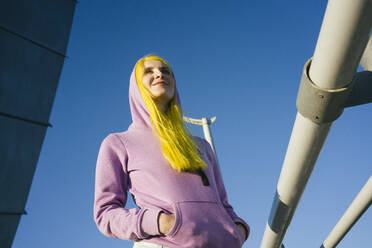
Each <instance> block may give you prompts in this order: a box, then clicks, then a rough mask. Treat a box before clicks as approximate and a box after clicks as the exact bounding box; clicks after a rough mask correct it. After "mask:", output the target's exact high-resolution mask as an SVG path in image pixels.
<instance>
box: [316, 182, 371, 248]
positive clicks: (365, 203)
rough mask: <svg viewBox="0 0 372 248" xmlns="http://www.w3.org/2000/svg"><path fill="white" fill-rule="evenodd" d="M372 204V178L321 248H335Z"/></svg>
mask: <svg viewBox="0 0 372 248" xmlns="http://www.w3.org/2000/svg"><path fill="white" fill-rule="evenodd" d="M371 204H372V176H371V177H370V178H369V180H368V181H367V183H366V184H365V185H364V186H363V188H362V189H361V191H360V192H359V194H358V195H357V196H356V197H355V199H354V201H353V202H352V203H351V205H350V206H349V208H348V209H347V210H346V212H345V213H344V215H343V216H342V217H341V219H340V220H339V222H338V223H337V224H336V226H335V227H334V228H333V230H332V231H331V233H330V234H329V235H328V237H327V238H326V239H325V241H324V242H323V244H322V246H321V248H334V247H336V246H337V245H338V243H339V242H340V241H341V240H342V239H343V238H344V236H345V235H346V234H347V232H348V231H349V230H350V229H351V228H352V227H353V226H354V224H355V223H356V222H357V221H358V219H359V218H360V217H361V216H362V215H363V213H364V212H365V211H367V209H368V208H369V206H371Z"/></svg>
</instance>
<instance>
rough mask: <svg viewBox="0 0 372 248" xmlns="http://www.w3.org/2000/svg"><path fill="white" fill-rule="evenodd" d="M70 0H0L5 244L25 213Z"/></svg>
mask: <svg viewBox="0 0 372 248" xmlns="http://www.w3.org/2000/svg"><path fill="white" fill-rule="evenodd" d="M75 4H76V2H75V1H73V0H2V1H0V199H1V200H0V247H4V248H7V247H11V244H12V242H13V239H14V236H15V233H16V230H17V227H18V223H19V220H20V217H21V216H22V214H25V213H26V211H25V205H26V201H27V196H28V193H29V190H30V186H31V183H32V178H33V175H34V171H35V168H36V164H37V161H38V157H39V154H40V150H41V147H42V144H43V140H44V137H45V133H46V129H47V127H48V126H49V125H50V124H49V116H50V112H51V109H52V106H53V101H54V97H55V93H56V89H57V85H58V81H59V77H60V74H61V71H62V66H63V62H64V58H65V53H66V47H67V43H68V39H69V34H70V29H71V24H72V19H73V14H74V9H75Z"/></svg>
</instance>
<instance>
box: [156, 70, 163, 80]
mask: <svg viewBox="0 0 372 248" xmlns="http://www.w3.org/2000/svg"><path fill="white" fill-rule="evenodd" d="M162 77H163V73H161V71H160V70H155V78H162Z"/></svg>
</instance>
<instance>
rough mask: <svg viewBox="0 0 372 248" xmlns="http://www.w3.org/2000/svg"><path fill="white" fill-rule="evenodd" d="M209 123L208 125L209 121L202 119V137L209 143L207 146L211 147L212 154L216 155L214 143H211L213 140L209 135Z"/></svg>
mask: <svg viewBox="0 0 372 248" xmlns="http://www.w3.org/2000/svg"><path fill="white" fill-rule="evenodd" d="M209 123H210V121H209V120H208V119H207V118H205V117H203V118H202V125H203V132H204V137H205V139H206V140H207V141H208V142H209V144H210V145H211V147H212V150H213V152H214V154H216V151H215V148H214V143H213V138H212V134H211V130H210V128H209Z"/></svg>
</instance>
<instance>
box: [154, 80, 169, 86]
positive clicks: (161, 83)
mask: <svg viewBox="0 0 372 248" xmlns="http://www.w3.org/2000/svg"><path fill="white" fill-rule="evenodd" d="M159 84H160V85H168V84H167V83H166V82H165V81H159V82H156V83H153V84H152V86H155V85H159Z"/></svg>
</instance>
